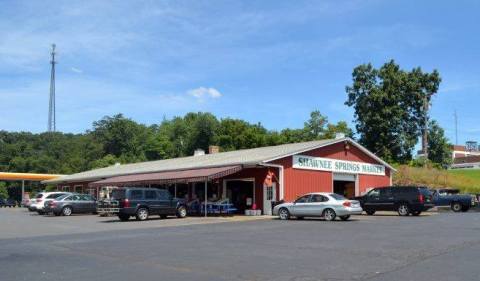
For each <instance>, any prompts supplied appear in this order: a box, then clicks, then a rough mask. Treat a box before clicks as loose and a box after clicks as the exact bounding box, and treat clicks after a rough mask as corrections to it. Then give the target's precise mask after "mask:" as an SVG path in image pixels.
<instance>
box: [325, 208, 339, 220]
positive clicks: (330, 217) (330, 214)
mask: <svg viewBox="0 0 480 281" xmlns="http://www.w3.org/2000/svg"><path fill="white" fill-rule="evenodd" d="M323 217H324V218H325V220H327V221H333V220H335V218H336V217H337V214H336V213H335V211H334V210H332V209H326V210H325V211H323Z"/></svg>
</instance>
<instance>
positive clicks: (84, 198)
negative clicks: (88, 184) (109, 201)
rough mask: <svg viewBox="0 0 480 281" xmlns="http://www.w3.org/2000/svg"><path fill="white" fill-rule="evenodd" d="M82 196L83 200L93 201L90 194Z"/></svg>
mask: <svg viewBox="0 0 480 281" xmlns="http://www.w3.org/2000/svg"><path fill="white" fill-rule="evenodd" d="M80 198H81V200H82V201H93V198H92V196H90V195H81V196H80Z"/></svg>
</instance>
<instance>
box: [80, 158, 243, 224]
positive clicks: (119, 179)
mask: <svg viewBox="0 0 480 281" xmlns="http://www.w3.org/2000/svg"><path fill="white" fill-rule="evenodd" d="M240 170H242V166H241V165H236V166H223V167H212V168H201V169H191V170H180V171H165V172H157V173H147V174H132V175H124V176H116V177H111V178H108V179H104V180H100V181H96V182H92V183H90V184H89V185H90V186H94V187H98V186H128V185H140V184H166V183H178V182H183V183H188V182H202V181H203V182H205V195H206V194H207V182H208V181H209V180H213V179H219V178H222V177H225V176H228V175H231V174H234V173H236V172H239V171H240ZM204 208H205V210H204V211H205V217H206V216H207V196H205V203H204Z"/></svg>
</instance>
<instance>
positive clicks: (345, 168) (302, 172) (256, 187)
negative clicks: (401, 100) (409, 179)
mask: <svg viewBox="0 0 480 281" xmlns="http://www.w3.org/2000/svg"><path fill="white" fill-rule="evenodd" d="M217 150H218V149H217ZM394 171H395V169H394V168H393V167H392V166H390V165H389V164H388V163H386V162H385V161H383V160H382V159H380V158H379V157H377V156H376V155H374V154H373V153H372V152H370V151H368V150H367V149H366V148H364V147H363V146H361V145H360V144H358V143H357V142H355V141H353V140H352V139H350V138H339V139H330V140H319V141H311V142H303V143H293V144H284V145H278V146H269V147H261V148H254V149H244V150H237V151H230V152H216V149H211V151H210V153H208V154H201V155H195V156H189V157H182V158H174V159H166V160H158V161H149V162H142V163H134V164H122V165H119V164H117V165H113V166H110V167H106V168H101V169H95V170H91V171H86V172H82V173H78V174H73V175H68V176H62V177H60V178H57V179H53V180H47V181H44V183H48V184H56V185H57V187H58V189H59V190H68V191H76V192H84V193H91V194H93V195H95V196H100V193H101V190H102V188H103V187H105V186H110V187H112V186H113V187H119V186H148V187H157V188H167V189H169V190H170V191H171V192H172V193H173V194H175V196H177V197H181V198H185V199H187V200H189V199H191V198H194V197H196V198H200V199H201V200H205V199H206V198H205V193H206V194H207V198H208V199H211V198H214V199H220V198H222V199H228V200H229V201H230V202H232V203H233V204H235V205H236V207H237V208H238V209H239V210H242V211H243V210H244V209H251V208H256V209H260V210H262V212H263V213H264V214H271V203H272V201H280V200H284V201H293V200H295V199H296V198H297V197H299V196H301V195H303V194H305V193H309V192H335V193H339V194H343V195H345V196H346V197H349V198H351V197H354V196H359V195H361V194H363V193H365V192H366V191H368V190H369V189H371V188H373V187H381V186H390V185H391V184H392V173H393V172H394Z"/></svg>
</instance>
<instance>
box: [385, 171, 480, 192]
mask: <svg viewBox="0 0 480 281" xmlns="http://www.w3.org/2000/svg"><path fill="white" fill-rule="evenodd" d="M397 170H398V171H397V172H396V173H394V176H393V183H394V184H398V185H424V186H428V187H431V188H439V187H452V188H458V189H460V190H461V191H462V192H467V193H480V170H440V169H436V168H430V167H426V168H419V167H409V166H405V165H402V166H399V167H397Z"/></svg>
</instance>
